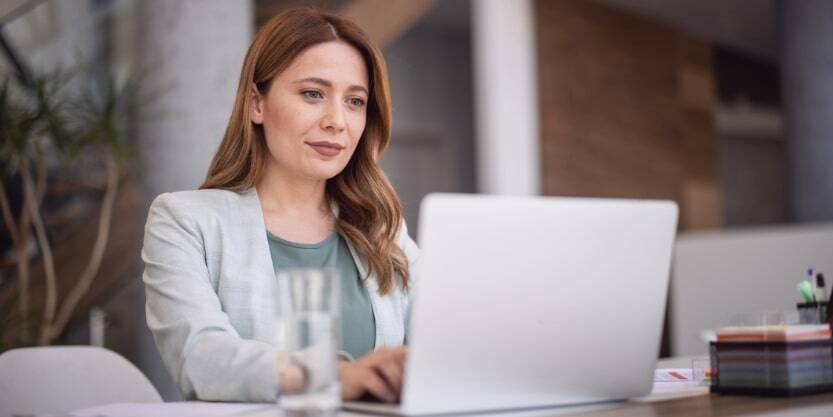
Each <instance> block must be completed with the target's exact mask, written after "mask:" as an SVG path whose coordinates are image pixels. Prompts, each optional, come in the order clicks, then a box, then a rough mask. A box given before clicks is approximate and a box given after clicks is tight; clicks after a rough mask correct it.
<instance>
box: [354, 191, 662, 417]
mask: <svg viewBox="0 0 833 417" xmlns="http://www.w3.org/2000/svg"><path fill="white" fill-rule="evenodd" d="M420 214H421V221H420V224H419V234H420V236H419V237H420V239H419V243H420V247H421V249H422V257H421V259H420V260H419V261H418V265H417V266H416V267H415V270H414V271H413V274H414V281H413V282H414V283H415V286H414V288H413V290H412V291H413V292H412V297H413V303H412V309H411V321H410V327H409V333H408V345H409V353H408V358H407V363H406V367H405V368H406V369H405V380H404V385H403V390H402V395H401V402H400V404H393V405H391V404H381V403H359V402H349V403H345V404H344V408H345V409H348V410H352V411H367V412H375V413H383V414H393V415H409V416H410V415H424V414H444V413H460V412H480V411H498V410H511V409H524V408H538V407H550V406H563V405H576V404H589V403H596V402H605V401H613V400H620V399H626V398H630V397H637V396H642V395H645V394H648V393H649V392H650V390H651V386H652V382H653V370H654V366H655V361H656V359H657V355H658V350H659V345H660V334H661V329H662V323H663V317H664V312H665V300H666V291H667V288H668V276H669V265H670V260H671V248H672V245H673V242H674V234H675V231H676V227H677V206H676V204H675V203H673V202H670V201H654V200H614V199H582V198H546V197H507V196H485V195H461V194H432V195H429V196H428V197H426V198H425V200H423V202H422V206H421V211H420Z"/></svg>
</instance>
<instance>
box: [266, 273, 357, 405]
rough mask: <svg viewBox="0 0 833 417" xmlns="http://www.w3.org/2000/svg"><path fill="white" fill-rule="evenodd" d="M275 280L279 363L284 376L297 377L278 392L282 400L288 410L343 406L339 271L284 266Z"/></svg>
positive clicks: (276, 335)
mask: <svg viewBox="0 0 833 417" xmlns="http://www.w3.org/2000/svg"><path fill="white" fill-rule="evenodd" d="M276 280H277V285H276V286H275V294H274V297H273V300H274V314H275V346H276V347H277V349H278V352H279V353H278V366H279V369H280V373H281V375H283V376H286V378H287V379H289V378H290V377H291V378H292V379H293V382H292V383H291V384H290V385H292V386H291V387H290V388H289V389H285V391H284V392H281V393H279V396H278V404H279V405H280V407H281V408H282V409H284V410H286V411H289V412H303V413H304V414H310V415H313V414H318V413H326V412H334V411H335V410H337V409H338V408H339V407H340V406H341V386H340V384H339V379H338V370H337V361H338V343H339V338H340V335H339V331H340V321H339V320H340V317H339V315H340V311H341V306H340V301H341V299H340V293H339V291H340V288H339V284H340V280H339V275H338V271H336V270H335V269H331V268H318V269H314V268H298V269H284V270H279V271H277V272H276ZM286 382H288V381H286ZM282 385H283V384H282Z"/></svg>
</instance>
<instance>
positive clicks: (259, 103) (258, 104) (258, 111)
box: [249, 83, 264, 125]
mask: <svg viewBox="0 0 833 417" xmlns="http://www.w3.org/2000/svg"><path fill="white" fill-rule="evenodd" d="M249 94H251V99H252V112H251V115H250V119H251V120H252V123H254V124H256V125H261V124H263V99H264V97H263V96H262V95H261V94H260V93H259V92H258V91H257V87H255V85H254V83H253V84H252V87H251V89H250V91H249Z"/></svg>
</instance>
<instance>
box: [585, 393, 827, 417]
mask: <svg viewBox="0 0 833 417" xmlns="http://www.w3.org/2000/svg"><path fill="white" fill-rule="evenodd" d="M820 410H824V411H825V412H824V413H821V414H820ZM769 412H775V413H776V414H777V415H778V416H790V417H799V416H833V393H832V394H820V395H809V396H804V397H794V398H776V397H748V396H737V395H717V394H711V395H703V396H699V397H690V398H682V399H677V400H669V401H661V402H655V403H643V404H640V403H629V404H625V405H623V406H622V407H617V408H614V409H609V410H602V411H591V412H586V413H579V414H575V415H579V416H582V417H613V416H616V417H647V416H651V417H665V416H674V417H688V416H691V417H694V416H697V417H729V416H755V415H758V414H764V413H769ZM773 415H775V414H773Z"/></svg>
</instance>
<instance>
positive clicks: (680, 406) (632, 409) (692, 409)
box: [69, 393, 833, 417]
mask: <svg viewBox="0 0 833 417" xmlns="http://www.w3.org/2000/svg"><path fill="white" fill-rule="evenodd" d="M276 411H277V409H276V408H275V407H274V406H271V405H268V404H240V403H238V404H228V403H226V404H223V403H203V402H190V403H150V404H111V405H108V406H103V407H95V408H89V409H85V410H79V411H76V412H72V413H70V414H69V415H71V416H76V417H100V416H107V417H140V416H141V417H147V416H150V415H153V416H176V417H186V416H203V417H205V416H215V417H222V416H226V417H228V416H236V417H244V416H245V417H267V416H268V417H275V416H284V414H282V413H280V412H276ZM337 416H338V417H378V416H374V415H373V414H361V413H354V412H347V411H342V412H339V413H338V414H337ZM468 416H477V417H555V416H558V417H561V416H579V417H666V416H668V417H670V416H674V417H689V416H691V417H694V416H697V417H730V416H746V417H753V416H754V417H764V416H766V417H811V416H812V417H821V416H824V417H827V416H833V393H831V394H822V395H811V396H805V397H796V398H766V397H744V396H722V395H701V396H699V397H689V398H683V399H675V400H666V401H659V402H653V403H624V404H611V406H610V408H603V409H596V410H595V411H588V410H586V409H585V410H581V409H570V408H556V409H549V410H547V409H539V410H534V411H518V412H507V413H482V414H471V415H468Z"/></svg>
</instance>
